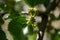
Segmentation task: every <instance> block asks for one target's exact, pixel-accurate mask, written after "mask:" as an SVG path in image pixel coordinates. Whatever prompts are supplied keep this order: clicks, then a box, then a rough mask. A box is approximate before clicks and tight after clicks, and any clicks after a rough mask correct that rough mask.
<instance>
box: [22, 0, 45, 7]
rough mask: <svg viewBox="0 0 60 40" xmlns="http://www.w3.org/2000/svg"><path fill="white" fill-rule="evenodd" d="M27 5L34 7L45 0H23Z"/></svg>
mask: <svg viewBox="0 0 60 40" xmlns="http://www.w3.org/2000/svg"><path fill="white" fill-rule="evenodd" d="M23 1H24V2H25V3H26V4H27V5H29V6H31V7H34V6H36V5H38V4H43V3H44V1H45V0H23Z"/></svg>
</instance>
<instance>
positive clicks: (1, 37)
mask: <svg viewBox="0 0 60 40" xmlns="http://www.w3.org/2000/svg"><path fill="white" fill-rule="evenodd" d="M0 40H7V39H6V35H5V33H4V32H3V31H2V30H0Z"/></svg>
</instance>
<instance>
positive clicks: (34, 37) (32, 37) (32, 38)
mask: <svg viewBox="0 0 60 40" xmlns="http://www.w3.org/2000/svg"><path fill="white" fill-rule="evenodd" d="M36 36H37V35H36V33H33V34H30V35H29V36H28V40H36Z"/></svg>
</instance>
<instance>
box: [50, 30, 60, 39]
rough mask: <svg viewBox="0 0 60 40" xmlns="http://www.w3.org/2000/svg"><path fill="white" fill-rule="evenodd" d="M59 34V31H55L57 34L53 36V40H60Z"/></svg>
mask: <svg viewBox="0 0 60 40" xmlns="http://www.w3.org/2000/svg"><path fill="white" fill-rule="evenodd" d="M58 32H59V30H55V33H54V34H52V36H51V40H60V34H59V33H58Z"/></svg>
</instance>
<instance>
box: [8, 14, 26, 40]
mask: <svg viewBox="0 0 60 40" xmlns="http://www.w3.org/2000/svg"><path fill="white" fill-rule="evenodd" d="M13 17H14V18H12V20H11V22H10V23H9V26H8V30H9V32H10V33H11V35H12V36H13V38H14V40H25V37H24V35H23V28H24V27H26V19H25V17H24V16H23V15H20V16H17V15H15V16H13Z"/></svg>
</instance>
